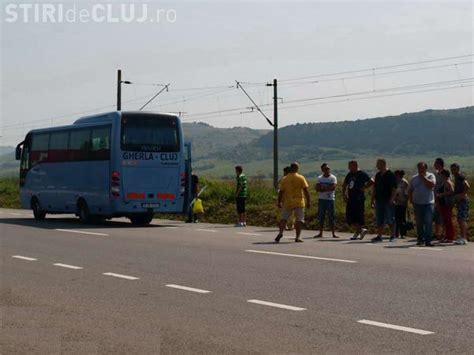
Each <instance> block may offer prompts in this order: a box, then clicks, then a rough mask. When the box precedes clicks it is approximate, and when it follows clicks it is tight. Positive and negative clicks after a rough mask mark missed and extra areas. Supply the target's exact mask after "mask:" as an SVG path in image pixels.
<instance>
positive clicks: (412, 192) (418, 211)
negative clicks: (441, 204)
mask: <svg viewBox="0 0 474 355" xmlns="http://www.w3.org/2000/svg"><path fill="white" fill-rule="evenodd" d="M417 168H418V174H417V175H415V176H413V177H412V179H411V181H410V187H409V189H408V199H409V200H410V202H411V203H412V204H413V208H414V209H415V219H416V231H417V234H418V243H416V245H418V246H421V245H423V244H424V245H425V246H427V247H432V246H433V244H432V243H431V240H432V239H433V214H434V203H435V196H434V187H435V185H436V177H435V176H434V174H432V173H430V172H428V165H427V164H426V163H425V162H419V163H418V165H417Z"/></svg>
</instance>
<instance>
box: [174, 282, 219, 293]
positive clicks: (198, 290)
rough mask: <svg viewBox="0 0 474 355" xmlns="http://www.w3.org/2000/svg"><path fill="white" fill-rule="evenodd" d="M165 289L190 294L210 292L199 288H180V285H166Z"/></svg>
mask: <svg viewBox="0 0 474 355" xmlns="http://www.w3.org/2000/svg"><path fill="white" fill-rule="evenodd" d="M166 287H171V288H176V289H178V290H184V291H190V292H196V293H211V291H207V290H201V289H199V288H193V287H187V286H180V285H174V284H169V285H166Z"/></svg>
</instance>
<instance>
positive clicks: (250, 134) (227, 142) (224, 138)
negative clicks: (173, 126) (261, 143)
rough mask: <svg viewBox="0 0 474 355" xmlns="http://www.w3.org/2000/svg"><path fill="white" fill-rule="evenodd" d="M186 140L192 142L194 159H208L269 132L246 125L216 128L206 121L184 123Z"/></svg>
mask: <svg viewBox="0 0 474 355" xmlns="http://www.w3.org/2000/svg"><path fill="white" fill-rule="evenodd" d="M183 132H184V137H185V140H186V141H189V142H191V143H192V152H193V158H194V159H197V160H199V159H207V158H212V157H215V156H218V155H219V154H220V152H221V151H222V150H225V149H230V150H232V149H234V148H235V147H237V146H238V145H247V144H249V143H251V142H253V141H255V140H256V139H258V138H260V137H262V136H264V135H265V134H267V133H268V131H267V130H255V129H250V128H245V127H234V128H216V127H212V126H210V125H208V124H206V123H202V122H195V123H183Z"/></svg>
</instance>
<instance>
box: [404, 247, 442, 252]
mask: <svg viewBox="0 0 474 355" xmlns="http://www.w3.org/2000/svg"><path fill="white" fill-rule="evenodd" d="M409 249H420V250H434V251H441V250H443V249H442V248H433V247H410V248H409Z"/></svg>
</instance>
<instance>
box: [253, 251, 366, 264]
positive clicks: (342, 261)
mask: <svg viewBox="0 0 474 355" xmlns="http://www.w3.org/2000/svg"><path fill="white" fill-rule="evenodd" d="M245 251H246V252H247V253H257V254H268V255H278V256H289V257H293V258H303V259H314V260H324V261H336V262H340V263H351V264H353V263H357V261H355V260H345V259H334V258H323V257H320V256H310V255H300V254H286V253H276V252H273V251H263V250H245Z"/></svg>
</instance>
